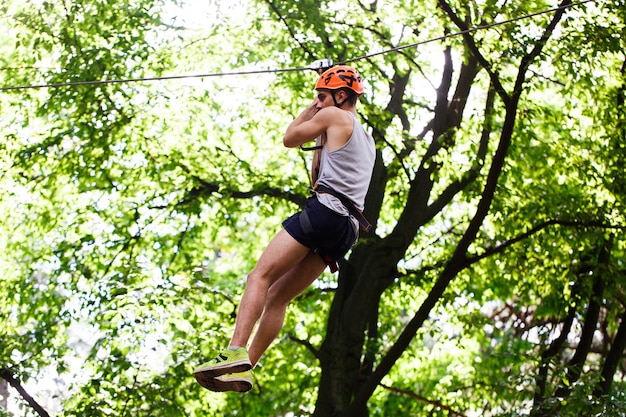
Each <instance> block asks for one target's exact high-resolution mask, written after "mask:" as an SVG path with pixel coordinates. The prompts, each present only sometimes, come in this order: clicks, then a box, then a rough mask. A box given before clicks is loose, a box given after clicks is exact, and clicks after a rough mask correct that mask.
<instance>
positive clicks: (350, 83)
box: [315, 65, 363, 96]
mask: <svg viewBox="0 0 626 417" xmlns="http://www.w3.org/2000/svg"><path fill="white" fill-rule="evenodd" d="M320 88H326V89H328V90H338V89H340V88H347V89H350V90H352V91H354V92H355V93H356V94H357V95H359V96H360V95H361V94H363V79H361V75H360V74H359V73H358V71H357V70H355V69H354V68H352V67H348V66H346V65H338V66H336V67H332V68H330V69H327V70H326V71H324V73H323V74H322V75H320V78H319V79H318V80H317V84H315V89H316V90H318V89H320Z"/></svg>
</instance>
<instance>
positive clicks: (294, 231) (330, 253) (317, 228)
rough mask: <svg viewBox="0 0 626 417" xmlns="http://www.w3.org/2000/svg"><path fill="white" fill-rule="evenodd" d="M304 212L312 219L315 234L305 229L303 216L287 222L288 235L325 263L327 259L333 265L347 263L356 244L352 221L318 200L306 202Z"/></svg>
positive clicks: (289, 219) (295, 215)
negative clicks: (345, 260) (346, 258)
mask: <svg viewBox="0 0 626 417" xmlns="http://www.w3.org/2000/svg"><path fill="white" fill-rule="evenodd" d="M303 211H306V214H307V215H308V217H309V220H310V222H311V226H312V229H313V232H312V233H309V234H307V233H305V231H304V230H303V229H302V223H301V221H300V220H301V219H300V216H301V215H302V212H300V213H296V214H294V215H293V216H291V217H289V218H288V219H287V220H285V221H284V222H283V227H284V228H285V230H286V231H287V233H289V234H290V235H291V236H292V237H293V238H294V239H296V240H297V241H298V242H299V243H301V244H302V245H304V246H306V247H308V248H311V249H312V250H313V251H314V252H315V253H317V254H318V255H320V256H321V257H322V259H324V258H325V257H328V258H330V259H332V260H333V261H338V260H340V259H343V257H344V255H345V254H346V253H347V252H348V251H349V250H350V248H351V247H352V245H354V243H355V241H356V235H355V232H354V226H353V223H352V221H351V220H350V217H349V216H342V215H341V214H339V213H336V212H335V211H333V210H331V209H329V208H328V207H326V206H325V205H323V204H322V203H320V202H319V201H318V200H317V198H315V197H311V198H309V199H308V200H307V201H306V205H305V207H304V210H303ZM325 261H327V259H325ZM327 263H328V262H327Z"/></svg>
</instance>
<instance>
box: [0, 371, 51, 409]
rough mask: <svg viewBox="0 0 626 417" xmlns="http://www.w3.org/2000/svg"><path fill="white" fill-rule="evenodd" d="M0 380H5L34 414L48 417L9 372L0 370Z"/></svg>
mask: <svg viewBox="0 0 626 417" xmlns="http://www.w3.org/2000/svg"><path fill="white" fill-rule="evenodd" d="M0 378H2V379H4V380H6V381H7V382H8V383H9V385H11V386H12V387H13V388H15V390H16V391H17V392H18V393H19V394H20V395H21V396H22V398H23V399H24V400H25V401H26V402H27V403H28V405H29V406H30V407H31V408H32V409H33V410H35V412H36V413H37V414H38V415H40V416H41V417H50V414H48V412H47V411H46V410H45V409H44V408H43V407H42V406H41V405H40V404H39V403H38V402H37V401H36V400H35V399H34V398H33V397H32V396H31V395H30V394H28V392H26V390H25V389H24V387H23V386H22V383H21V382H20V381H18V380H17V379H16V378H15V377H14V376H13V374H12V373H11V371H10V370H8V369H0Z"/></svg>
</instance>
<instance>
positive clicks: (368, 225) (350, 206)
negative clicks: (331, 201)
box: [313, 184, 372, 233]
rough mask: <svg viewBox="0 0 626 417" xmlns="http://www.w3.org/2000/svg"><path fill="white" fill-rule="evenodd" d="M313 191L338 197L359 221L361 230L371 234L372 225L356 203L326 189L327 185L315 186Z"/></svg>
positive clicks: (330, 189)
mask: <svg viewBox="0 0 626 417" xmlns="http://www.w3.org/2000/svg"><path fill="white" fill-rule="evenodd" d="M313 191H315V192H317V193H325V194H330V195H332V196H333V197H336V198H337V199H338V200H339V201H341V204H343V205H344V207H345V208H346V209H348V212H349V213H350V214H351V215H352V217H354V218H355V219H357V221H358V222H359V225H360V226H361V229H363V231H364V232H366V233H367V232H369V231H370V230H372V225H371V223H370V222H369V221H368V220H367V219H366V218H365V216H364V215H363V212H362V211H361V210H359V209H358V208H357V207H356V206H355V205H354V203H353V202H352V201H351V200H350V199H349V198H348V197H346V196H345V195H343V194H341V193H339V192H337V191H335V190H333V189H332V188H330V187H326V186H325V185H320V184H315V187H314V188H313Z"/></svg>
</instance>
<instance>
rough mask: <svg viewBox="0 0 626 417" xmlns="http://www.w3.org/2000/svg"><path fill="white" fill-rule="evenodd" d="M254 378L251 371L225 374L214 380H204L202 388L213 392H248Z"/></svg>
mask: <svg viewBox="0 0 626 417" xmlns="http://www.w3.org/2000/svg"><path fill="white" fill-rule="evenodd" d="M253 380H254V376H253V374H252V369H250V370H248V371H243V372H236V373H232V374H225V375H222V376H218V377H215V378H211V379H207V380H204V381H203V382H204V384H202V383H201V384H202V386H203V387H204V388H206V389H208V390H211V391H215V392H224V391H235V392H248V391H250V390H251V389H252V381H253Z"/></svg>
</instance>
